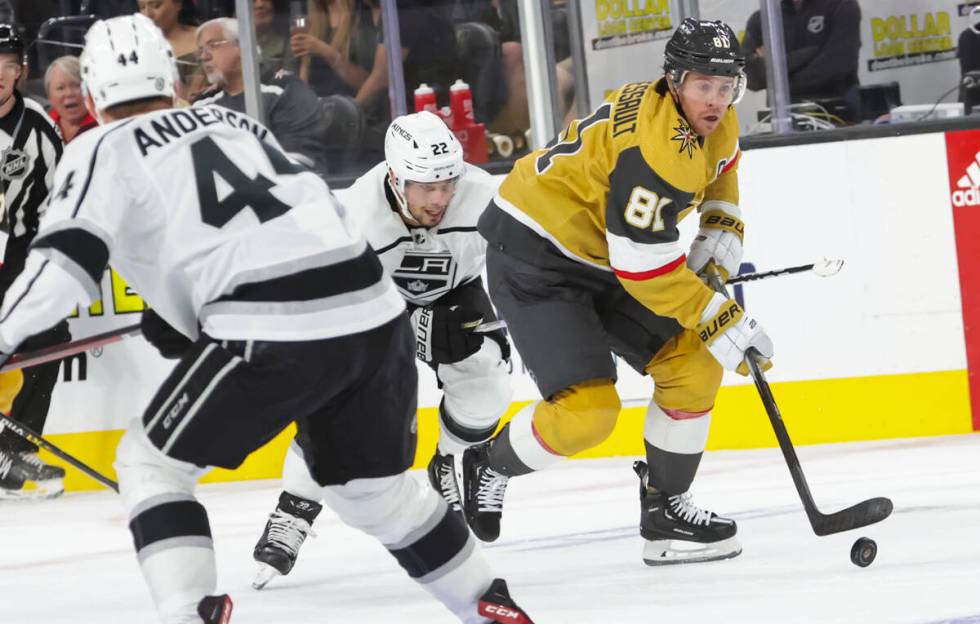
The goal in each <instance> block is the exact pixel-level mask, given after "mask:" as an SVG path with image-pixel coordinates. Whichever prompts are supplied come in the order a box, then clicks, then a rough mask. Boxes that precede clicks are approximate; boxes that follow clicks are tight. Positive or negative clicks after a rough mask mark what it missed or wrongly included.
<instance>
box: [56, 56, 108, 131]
mask: <svg viewBox="0 0 980 624" xmlns="http://www.w3.org/2000/svg"><path fill="white" fill-rule="evenodd" d="M44 92H45V93H46V94H47V97H48V101H49V102H51V110H50V111H48V115H50V116H51V119H53V120H54V122H55V123H56V124H57V125H58V129H59V130H61V137H62V138H63V139H64V140H65V143H70V142H71V141H72V139H74V138H75V137H76V136H78V135H79V134H81V133H83V132H85V131H86V130H91V129H92V128H94V127H96V126H97V125H98V122H97V121H95V118H94V117H92V115H91V114H90V113H89V112H88V110H86V108H85V101H84V100H83V99H82V72H81V68H80V67H79V63H78V57H77V56H71V55H68V56H60V57H58V58H56V59H55V60H53V61H51V64H50V65H48V69H47V70H45V72H44Z"/></svg>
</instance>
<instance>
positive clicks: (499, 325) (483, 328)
mask: <svg viewBox="0 0 980 624" xmlns="http://www.w3.org/2000/svg"><path fill="white" fill-rule="evenodd" d="M498 329H507V321H490V322H489V323H483V324H481V325H477V326H476V327H474V328H473V333H474V334H489V333H490V332H494V331H497V330H498Z"/></svg>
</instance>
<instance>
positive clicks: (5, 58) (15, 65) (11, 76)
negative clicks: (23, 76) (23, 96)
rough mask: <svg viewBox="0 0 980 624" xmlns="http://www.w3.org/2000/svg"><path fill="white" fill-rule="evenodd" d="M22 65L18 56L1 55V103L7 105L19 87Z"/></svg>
mask: <svg viewBox="0 0 980 624" xmlns="http://www.w3.org/2000/svg"><path fill="white" fill-rule="evenodd" d="M20 71H21V65H20V60H19V59H18V58H17V55H16V54H0V102H2V103H6V102H7V101H8V100H9V99H10V96H11V95H12V94H13V92H14V87H16V86H17V80H18V79H19V78H20Z"/></svg>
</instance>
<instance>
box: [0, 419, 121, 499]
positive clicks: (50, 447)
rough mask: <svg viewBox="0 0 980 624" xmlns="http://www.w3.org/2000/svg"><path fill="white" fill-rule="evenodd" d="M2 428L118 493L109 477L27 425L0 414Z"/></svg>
mask: <svg viewBox="0 0 980 624" xmlns="http://www.w3.org/2000/svg"><path fill="white" fill-rule="evenodd" d="M2 427H6V428H8V429H10V430H11V431H13V432H14V433H16V434H17V435H19V436H20V437H22V438H24V439H25V440H27V441H28V442H30V443H31V444H35V445H37V446H39V447H41V448H43V449H44V450H46V451H48V452H50V453H51V454H52V455H55V456H57V457H60V458H61V459H63V460H64V461H66V462H68V463H69V464H71V465H72V466H74V467H75V468H78V469H79V470H81V471H82V472H84V473H85V474H87V475H88V476H90V477H92V478H93V479H95V480H96V481H98V482H99V483H101V484H103V485H107V486H109V487H110V488H112V489H113V490H115V492H116V493H117V494H118V493H119V484H118V483H116V482H115V481H113V480H112V479H110V478H109V477H106V476H104V475H103V474H102V473H100V472H99V471H97V470H96V469H94V468H92V467H90V466H89V465H88V464H86V463H85V462H83V461H82V460H80V459H75V458H74V457H72V456H71V455H69V454H68V453H66V452H65V451H63V450H61V449H60V448H58V447H57V446H55V445H54V444H51V443H50V442H48V441H47V440H45V439H44V438H42V437H41V434H39V433H35V432H34V431H33V430H32V429H30V428H29V427H28V426H27V425H22V424H21V423H19V422H17V421H16V420H13V419H12V418H10V416H7V415H6V414H4V413H3V412H0V428H2Z"/></svg>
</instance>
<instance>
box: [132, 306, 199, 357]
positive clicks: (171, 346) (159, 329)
mask: <svg viewBox="0 0 980 624" xmlns="http://www.w3.org/2000/svg"><path fill="white" fill-rule="evenodd" d="M140 331H141V332H143V337H144V338H146V341H147V342H149V343H150V344H151V345H153V346H154V347H156V348H157V351H159V352H160V355H162V356H163V357H165V358H167V359H168V360H176V359H178V358H180V357H181V356H182V355H184V352H185V351H187V350H188V349H190V347H191V345H192V344H193V342H192V341H191V339H190V338H188V337H187V336H185V335H184V334H182V333H180V332H179V331H177V330H176V329H174V328H173V327H171V326H170V324H169V323H167V321H165V320H163V319H162V318H160V315H159V314H157V313H156V312H155V311H154V310H153V309H152V308H147V309H145V310H143V318H142V319H141V320H140Z"/></svg>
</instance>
